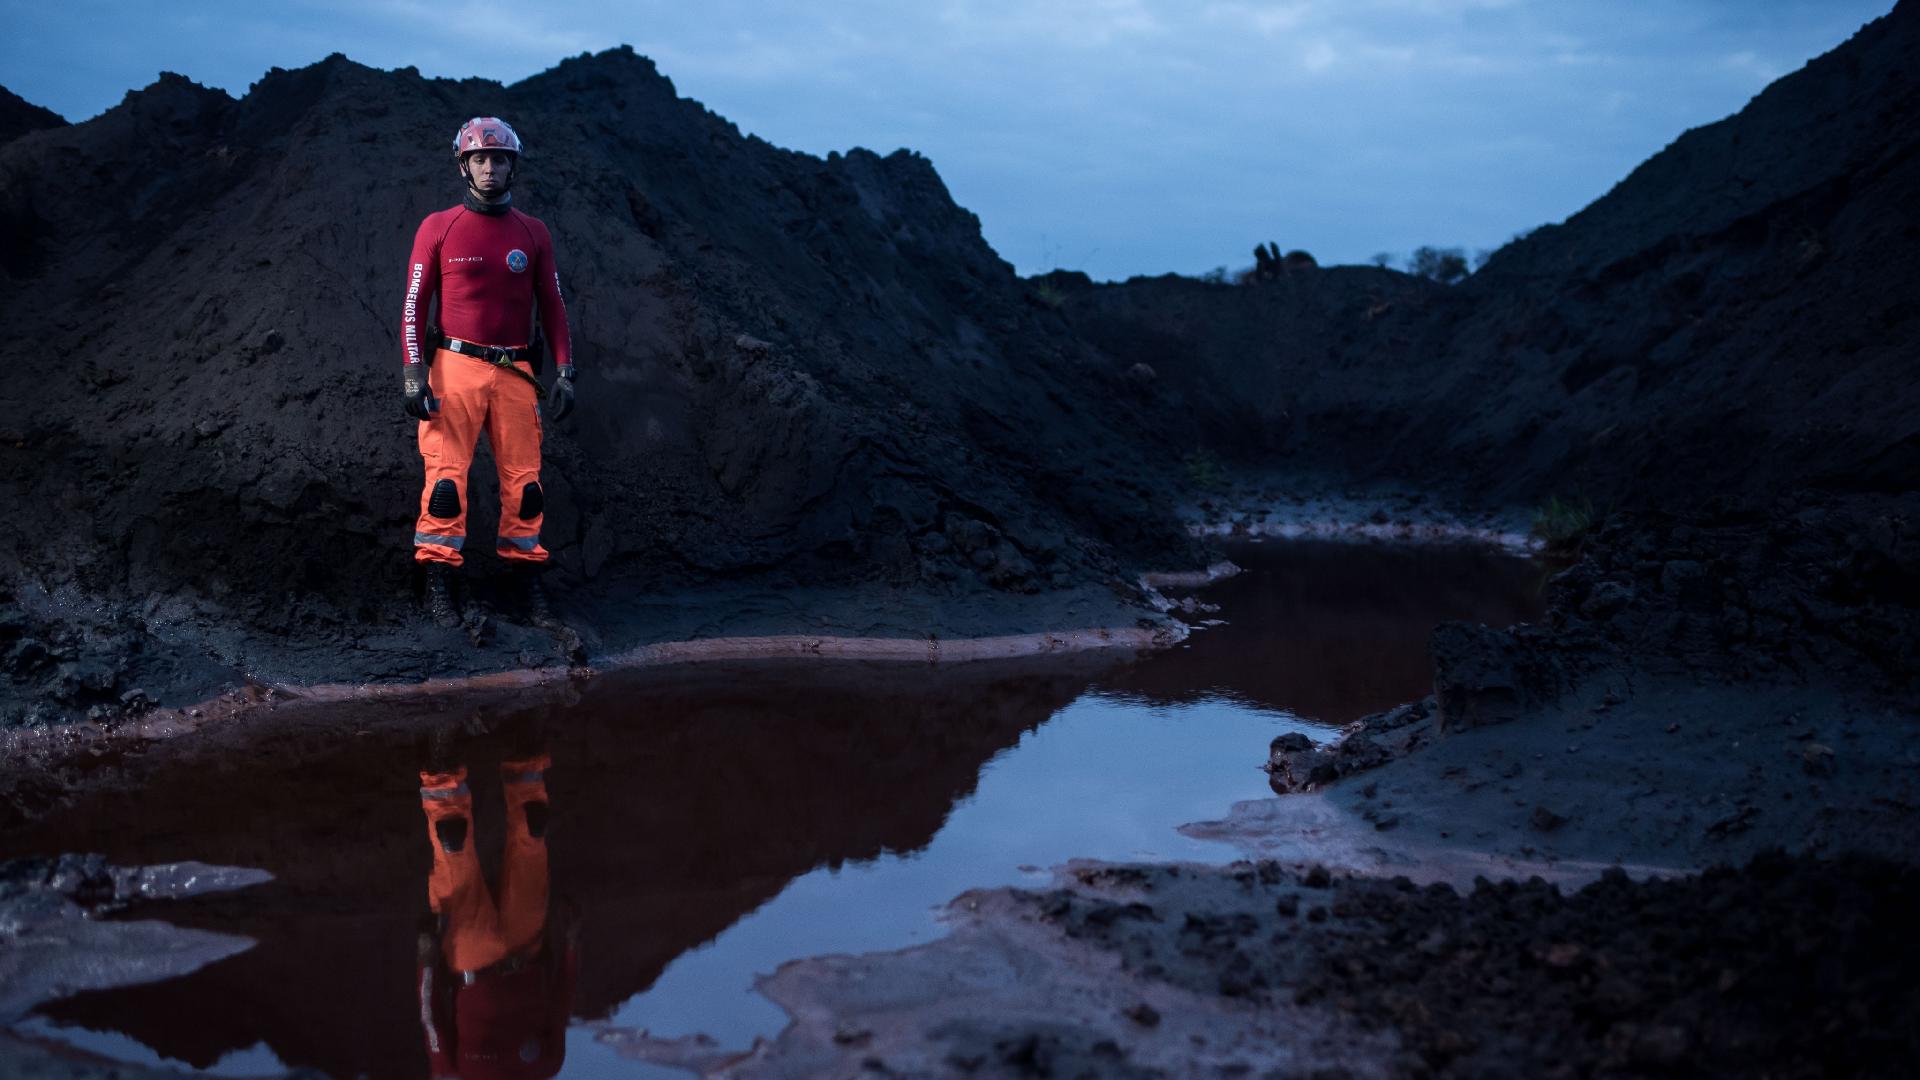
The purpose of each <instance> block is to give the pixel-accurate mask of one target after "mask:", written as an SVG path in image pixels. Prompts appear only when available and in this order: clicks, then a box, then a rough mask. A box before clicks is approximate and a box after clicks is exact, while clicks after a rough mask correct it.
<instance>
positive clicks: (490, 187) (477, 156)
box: [467, 150, 513, 198]
mask: <svg viewBox="0 0 1920 1080" xmlns="http://www.w3.org/2000/svg"><path fill="white" fill-rule="evenodd" d="M512 175H513V155H512V154H509V153H507V152H506V151H504V150H475V151H474V152H473V153H471V154H468V155H467V176H468V177H470V178H471V179H472V180H473V186H474V188H475V189H477V190H478V191H479V192H480V194H482V195H484V196H486V197H487V198H493V197H494V196H496V195H499V194H501V193H502V192H504V191H506V190H507V179H508V177H510V176H512Z"/></svg>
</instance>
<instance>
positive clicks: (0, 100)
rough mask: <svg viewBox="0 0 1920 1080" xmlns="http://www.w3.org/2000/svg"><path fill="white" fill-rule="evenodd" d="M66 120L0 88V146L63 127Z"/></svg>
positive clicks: (50, 110) (2, 87)
mask: <svg viewBox="0 0 1920 1080" xmlns="http://www.w3.org/2000/svg"><path fill="white" fill-rule="evenodd" d="M66 124H67V122H66V120H65V119H64V118H62V117H61V115H60V114H59V113H57V112H54V111H53V110H52V109H43V108H41V107H40V106H38V105H35V104H34V103H33V102H31V101H28V100H27V99H25V98H23V97H21V96H20V95H19V94H16V93H14V92H13V91H11V90H9V89H7V88H6V87H4V86H0V146H4V145H6V144H7V143H10V142H12V141H13V140H15V139H17V138H19V137H20V136H22V135H31V134H33V133H34V132H36V131H45V130H46V129H48V128H57V127H65V126H66Z"/></svg>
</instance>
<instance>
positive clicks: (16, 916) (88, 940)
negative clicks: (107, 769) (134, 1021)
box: [0, 855, 271, 1061]
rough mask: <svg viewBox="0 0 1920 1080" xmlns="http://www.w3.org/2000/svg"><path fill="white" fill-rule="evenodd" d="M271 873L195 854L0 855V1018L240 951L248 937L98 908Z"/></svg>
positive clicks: (236, 884) (226, 886)
mask: <svg viewBox="0 0 1920 1080" xmlns="http://www.w3.org/2000/svg"><path fill="white" fill-rule="evenodd" d="M270 877H271V875H268V874H266V873H263V872H261V871H258V870H245V869H238V868H233V867H219V866H208V865H206V864H204V863H196V862H181V863H169V864H165V865H161V866H147V867H139V866H115V865H111V864H109V863H108V862H107V860H106V859H105V858H104V857H102V856H99V855H61V856H58V857H55V858H27V859H10V860H6V861H4V862H0V1025H3V1024H11V1023H13V1022H15V1021H17V1020H19V1019H20V1018H22V1017H23V1016H25V1015H26V1013H27V1012H28V1010H30V1009H32V1008H33V1007H34V1006H36V1005H40V1004H43V1003H46V1002H48V1001H51V1000H53V999H55V998H61V997H66V996H69V995H72V994H75V993H78V992H80V991H82V990H90V989H102V988H106V987H112V986H124V985H128V984H132V983H140V982H152V981H157V980H160V979H166V978H171V977H174V976H177V975H182V974H185V973H187V972H189V971H192V970H194V969H196V968H198V967H201V966H203V965H205V964H209V963H212V962H213V961H215V960H219V959H222V958H224V957H228V956H232V955H233V954H235V953H238V952H241V951H244V950H245V949H246V948H247V947H248V946H249V945H251V944H252V943H251V942H250V941H248V940H247V939H246V938H240V937H234V936H232V935H228V934H214V933H209V932H207V931H204V930H183V929H179V928H176V927H172V926H168V925H166V924H164V923H158V922H134V921H125V920H118V919H107V918H105V917H104V916H108V915H114V914H118V913H122V912H125V911H126V910H127V909H128V908H129V907H131V906H132V905H134V904H136V903H139V902H143V901H153V900H172V899H182V898H186V897H191V896H200V895H203V894H206V893H212V892H221V891H225V890H230V889H238V888H243V887H246V886H249V885H257V884H259V883H261V882H264V881H267V880H269V879H270ZM5 1043H6V1040H4V1039H0V1051H4V1050H6V1045H5ZM0 1061H4V1057H0Z"/></svg>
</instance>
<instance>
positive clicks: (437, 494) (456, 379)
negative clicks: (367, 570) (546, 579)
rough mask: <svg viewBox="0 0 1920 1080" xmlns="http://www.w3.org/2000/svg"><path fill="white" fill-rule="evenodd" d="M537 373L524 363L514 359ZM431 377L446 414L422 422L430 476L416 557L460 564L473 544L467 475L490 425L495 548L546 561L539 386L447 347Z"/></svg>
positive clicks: (506, 554)
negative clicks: (495, 479) (495, 475)
mask: <svg viewBox="0 0 1920 1080" xmlns="http://www.w3.org/2000/svg"><path fill="white" fill-rule="evenodd" d="M514 366H515V367H517V368H520V369H521V370H523V371H526V372H528V373H529V374H531V373H532V371H533V368H532V367H531V366H529V365H528V364H525V363H520V364H516V365H514ZM427 382H428V384H429V385H430V386H432V387H433V393H434V396H435V397H438V398H439V399H440V412H439V414H438V415H437V416H436V417H435V418H434V419H432V420H422V421H420V457H421V459H422V460H423V461H425V462H426V466H427V482H426V486H425V487H423V488H422V489H421V491H420V520H419V522H418V523H416V524H415V525H414V527H413V547H414V551H413V557H414V559H415V560H417V561H419V562H442V563H449V564H451V565H453V566H459V565H460V561H461V556H460V549H461V548H462V547H464V546H465V545H466V542H467V473H468V471H469V470H470V469H471V468H472V466H473V446H474V443H475V442H476V441H477V440H478V439H479V438H480V432H481V431H482V430H485V431H486V433H487V442H488V444H489V445H491V446H492V447H493V460H494V464H495V465H497V466H498V467H499V473H500V532H499V538H498V540H497V541H496V542H495V550H496V551H497V552H499V554H500V557H501V558H503V559H513V560H517V561H520V562H536V563H537V562H546V561H547V549H546V548H543V547H541V546H540V523H541V521H542V520H543V519H544V517H545V506H546V497H545V495H544V494H543V493H542V492H541V490H540V395H539V394H538V393H537V392H536V391H535V390H534V387H533V384H532V383H530V382H528V381H527V380H526V379H523V378H521V377H520V376H518V375H515V374H514V373H513V372H511V371H507V370H505V369H503V368H501V367H499V366H498V365H495V364H491V363H488V362H487V361H485V360H477V359H475V358H473V357H471V356H462V355H460V354H459V353H455V352H448V351H447V350H445V349H441V350H440V351H439V352H437V353H435V354H434V360H433V366H432V367H431V368H429V369H428V371H427Z"/></svg>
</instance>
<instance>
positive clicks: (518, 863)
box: [417, 740, 578, 1080]
mask: <svg viewBox="0 0 1920 1080" xmlns="http://www.w3.org/2000/svg"><path fill="white" fill-rule="evenodd" d="M550 764H551V761H550V759H549V757H548V755H547V754H546V752H545V751H544V750H541V751H536V752H531V753H519V754H516V755H514V756H513V757H512V758H511V759H510V760H508V761H504V762H502V763H501V765H500V783H501V786H502V787H503V788H504V789H505V792H506V799H507V842H506V852H505V854H504V855H503V857H502V858H501V864H500V882H499V888H498V890H489V889H488V888H487V882H486V879H485V878H484V877H483V876H482V875H481V872H480V860H479V857H478V856H477V855H476V854H475V852H474V837H473V835H472V834H473V796H472V794H471V793H470V792H469V791H468V790H467V769H466V766H465V765H464V764H461V763H460V761H459V759H458V758H456V757H455V755H454V754H453V753H452V752H451V750H450V748H448V747H442V746H441V745H440V743H439V741H438V740H436V744H435V749H434V752H433V753H431V754H430V755H429V761H428V765H427V768H426V770H424V771H422V772H421V773H420V807H421V809H422V810H424V811H425V812H426V816H427V839H428V841H429V842H430V843H431V844H432V845H433V875H432V876H431V877H430V878H428V879H427V902H428V903H429V904H430V905H431V906H432V908H433V913H434V915H435V916H436V918H435V920H434V923H435V932H433V933H422V934H421V935H420V957H419V959H420V963H419V973H418V981H417V985H418V989H419V992H420V1023H421V1025H422V1026H423V1027H425V1029H426V1037H427V1061H428V1064H429V1066H430V1067H431V1068H432V1071H433V1075H434V1076H437V1077H438V1076H458V1077H463V1078H465V1080H482V1078H484V1077H524V1078H536V1077H537V1078H542V1080H544V1078H545V1077H550V1076H552V1075H553V1074H554V1073H556V1072H559V1071H560V1065H561V1062H562V1061H563V1060H564V1059H565V1056H566V1031H567V1016H568V1014H569V1012H570V1011H571V1007H572V1002H573V988H574V980H575V977H576V973H577V971H578V960H577V957H576V949H575V944H574V940H573V939H574V937H575V934H574V930H573V927H572V926H571V925H568V926H566V927H565V928H563V929H562V930H561V931H560V932H559V933H557V934H556V933H554V932H552V931H551V930H550V928H549V926H548V919H547V907H548V905H547V838H546V837H547V813H548V808H547V782H546V771H547V768H548V766H549V765H550ZM566 921H567V922H568V923H569V924H570V923H571V920H570V919H569V920H566ZM556 938H557V939H559V940H554V939H556Z"/></svg>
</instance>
